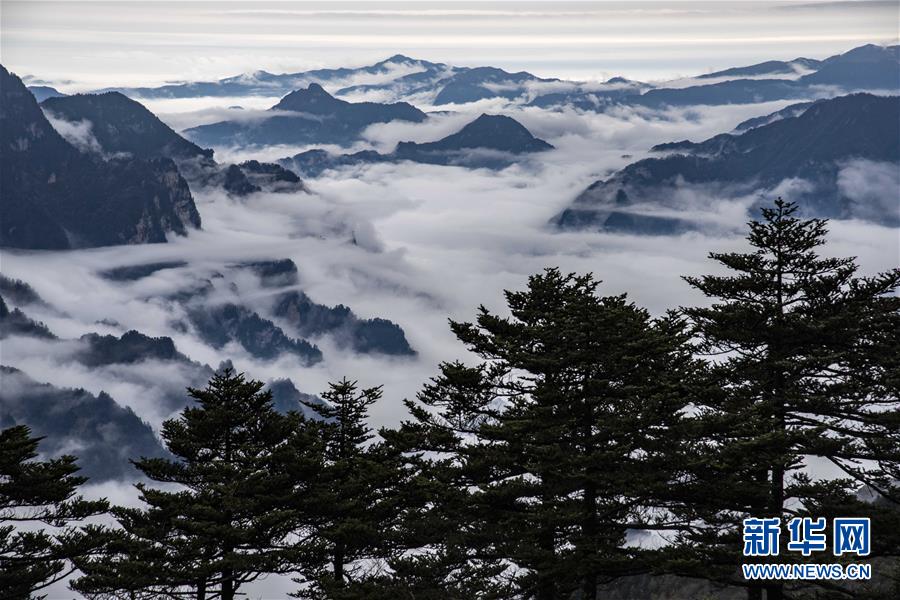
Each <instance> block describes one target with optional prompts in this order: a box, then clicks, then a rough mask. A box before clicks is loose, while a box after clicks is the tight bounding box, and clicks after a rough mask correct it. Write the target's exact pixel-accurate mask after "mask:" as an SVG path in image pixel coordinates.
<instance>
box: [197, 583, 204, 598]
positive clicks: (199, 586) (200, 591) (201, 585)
mask: <svg viewBox="0 0 900 600" xmlns="http://www.w3.org/2000/svg"><path fill="white" fill-rule="evenodd" d="M197 600H206V580H205V579H204V580H202V581H198V582H197Z"/></svg>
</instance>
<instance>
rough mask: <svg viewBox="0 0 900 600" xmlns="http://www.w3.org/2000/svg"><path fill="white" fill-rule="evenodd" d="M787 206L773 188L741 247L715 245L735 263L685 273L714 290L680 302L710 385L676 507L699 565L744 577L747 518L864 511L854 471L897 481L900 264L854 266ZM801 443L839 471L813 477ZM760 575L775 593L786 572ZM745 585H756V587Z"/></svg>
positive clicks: (879, 486)
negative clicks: (703, 299)
mask: <svg viewBox="0 0 900 600" xmlns="http://www.w3.org/2000/svg"><path fill="white" fill-rule="evenodd" d="M796 212H797V207H796V205H794V204H791V203H788V202H784V201H782V200H781V199H779V200H778V201H777V202H775V204H774V206H773V207H770V208H764V209H763V210H762V218H761V219H760V220H758V221H753V222H751V223H750V233H749V236H748V241H749V243H750V245H751V246H752V248H753V249H752V250H751V251H750V252H729V253H713V254H711V255H710V257H711V258H712V259H714V260H716V261H717V262H719V263H720V264H722V265H723V266H725V267H726V268H727V269H728V270H729V271H730V273H728V274H726V275H707V276H703V277H687V278H686V280H687V282H688V283H690V284H691V285H692V286H693V287H695V288H696V289H698V290H700V291H701V292H703V293H704V294H705V295H706V296H707V297H709V298H710V299H711V300H712V304H711V305H709V306H703V307H693V308H687V309H684V314H685V315H686V316H687V317H688V318H689V320H690V322H691V324H692V325H693V327H694V328H695V331H696V335H697V338H698V350H699V351H700V352H701V353H703V354H705V355H706V356H708V357H709V359H710V361H711V363H712V367H711V380H710V383H711V384H712V385H711V386H710V387H709V388H707V390H716V392H717V393H710V394H707V395H706V396H705V397H703V398H698V403H699V404H700V405H701V408H700V412H699V419H698V421H697V425H698V432H697V435H698V436H700V437H702V438H704V439H705V440H706V447H705V449H704V451H703V452H698V453H697V454H696V455H695V456H696V458H697V460H696V462H695V464H694V465H693V469H692V475H693V478H692V482H693V495H692V496H689V497H688V501H687V503H686V505H685V511H684V514H685V515H686V517H687V520H689V521H692V522H694V523H702V526H697V527H692V528H690V529H689V530H688V531H687V532H686V534H685V536H684V541H686V543H687V547H688V548H693V550H695V551H696V554H695V555H694V561H695V562H694V573H695V574H699V575H701V576H709V577H718V578H720V579H721V580H723V581H731V582H733V583H745V582H742V581H741V580H740V579H738V580H735V579H734V578H735V575H736V572H737V571H736V565H737V564H738V563H739V562H741V561H742V558H741V546H740V524H741V520H742V518H744V517H747V516H757V517H766V516H768V517H789V516H793V515H796V514H801V513H803V511H804V509H806V510H816V511H818V512H816V513H815V514H812V513H810V516H826V517H827V516H831V513H837V514H836V516H840V514H853V513H859V512H860V511H865V510H866V509H865V507H864V506H860V504H859V502H858V501H857V500H856V498H855V495H854V492H855V490H856V488H857V487H858V485H859V484H858V482H864V483H867V484H869V485H870V486H872V488H873V489H876V490H880V491H881V492H883V493H884V495H885V497H894V496H895V494H896V491H897V488H896V487H893V484H892V482H891V481H890V476H891V475H894V476H896V474H897V471H896V468H897V465H898V464H900V462H898V459H900V428H898V424H900V413H898V412H897V406H898V404H897V401H898V394H897V390H898V377H897V367H898V360H900V345H898V332H900V313H898V309H900V298H897V296H896V295H894V292H895V290H896V289H897V286H898V283H900V270H893V271H891V272H888V273H882V274H879V275H875V276H873V277H857V276H856V272H857V266H856V264H855V263H854V260H853V259H851V258H829V257H823V256H820V254H819V250H820V248H821V246H823V244H824V243H825V235H826V221H824V220H821V219H800V218H798V217H797V216H796ZM808 457H820V458H822V459H824V460H826V461H829V462H831V463H832V464H833V465H835V466H837V467H838V468H840V469H841V470H842V471H843V472H844V473H845V474H846V475H847V476H848V477H846V478H845V479H843V480H831V481H826V480H814V479H812V478H811V476H810V474H809V472H808V471H807V470H805V469H804V466H805V463H806V460H807V458H808ZM861 461H870V464H871V463H875V464H880V465H881V469H880V470H879V469H871V468H864V467H863V466H862V465H861ZM798 503H799V504H798ZM798 506H799V508H798ZM798 511H799V512H798ZM782 537H785V536H782ZM782 541H783V540H782ZM782 558H783V557H782ZM688 562H689V561H688ZM764 587H765V589H766V595H767V597H768V598H769V599H770V600H776V599H780V598H782V597H783V586H782V584H780V583H778V582H773V583H770V584H766V585H765V586H764ZM749 594H750V597H751V598H754V597H755V598H760V597H761V596H762V587H760V586H757V587H752V586H751V587H750V588H749Z"/></svg>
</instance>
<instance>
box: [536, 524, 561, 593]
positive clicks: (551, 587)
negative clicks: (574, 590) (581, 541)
mask: <svg viewBox="0 0 900 600" xmlns="http://www.w3.org/2000/svg"><path fill="white" fill-rule="evenodd" d="M539 539H540V547H541V550H543V551H544V552H546V553H547V558H546V560H545V561H544V564H547V565H552V564H553V562H554V559H553V557H554V555H555V554H556V546H555V537H554V535H553V529H552V526H551V525H550V524H545V525H544V531H542V532H541V534H540V538H539ZM547 571H548V569H546V568H544V569H537V590H536V591H537V593H536V595H535V600H557V598H556V581H555V580H554V577H553V575H552V574H550V573H548V572H547Z"/></svg>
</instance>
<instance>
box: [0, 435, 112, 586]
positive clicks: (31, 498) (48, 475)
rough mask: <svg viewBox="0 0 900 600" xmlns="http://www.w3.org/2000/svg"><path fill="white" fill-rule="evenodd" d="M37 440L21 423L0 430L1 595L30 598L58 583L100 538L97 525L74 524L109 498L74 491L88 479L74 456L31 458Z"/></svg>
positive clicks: (97, 510) (103, 509)
mask: <svg viewBox="0 0 900 600" xmlns="http://www.w3.org/2000/svg"><path fill="white" fill-rule="evenodd" d="M40 441H41V438H38V437H34V436H32V435H31V431H30V429H29V428H28V427H26V426H24V425H17V426H14V427H10V428H8V429H4V430H2V431H0V598H30V597H32V595H33V594H35V593H39V592H40V590H42V589H45V588H46V587H48V586H50V585H52V584H54V583H56V582H58V581H61V580H62V579H64V578H66V577H68V576H69V575H70V574H71V573H72V572H73V570H74V567H73V566H72V565H71V562H69V561H70V560H71V559H73V558H74V557H77V556H85V555H89V554H91V553H92V552H95V551H97V550H98V549H99V548H100V547H101V546H102V543H103V540H104V538H103V534H102V532H101V531H100V530H99V529H98V528H97V527H94V526H86V527H81V528H79V529H76V528H75V527H74V525H73V524H74V523H76V522H78V521H82V520H84V519H86V518H88V517H92V516H96V515H99V514H102V513H104V512H106V510H107V509H108V508H109V506H108V504H107V502H106V501H105V500H94V501H88V500H84V499H83V498H82V497H81V496H78V495H77V488H78V486H80V485H81V484H83V483H84V482H85V481H86V480H87V478H85V477H81V476H78V475H76V473H77V472H78V466H77V465H76V464H75V457H73V456H62V457H59V458H55V459H51V460H46V461H38V460H35V458H36V457H37V455H38V451H37V450H38V445H39V443H40ZM36 524H37V525H39V528H34V527H33V526H34V525H36ZM23 525H25V526H26V527H28V526H31V527H28V528H27V529H24V530H23V529H22V528H21V527H22V526H23ZM48 528H51V529H50V530H48Z"/></svg>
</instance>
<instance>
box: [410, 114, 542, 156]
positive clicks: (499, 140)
mask: <svg viewBox="0 0 900 600" xmlns="http://www.w3.org/2000/svg"><path fill="white" fill-rule="evenodd" d="M418 147H419V148H420V149H425V150H451V151H452V150H463V149H468V148H485V149H489V150H498V151H501V152H511V153H514V154H519V153H524V152H540V151H542V150H550V149H552V148H553V146H551V145H550V144H548V143H547V142H545V141H544V140H541V139H538V138H536V137H534V136H533V135H531V132H530V131H528V129H526V128H525V126H524V125H522V124H521V123H519V122H518V121H516V120H515V119H513V118H512V117H508V116H506V115H489V114H487V113H483V114H481V115H480V116H479V117H478V118H477V119H475V120H474V121H472V122H470V123H468V124H467V125H466V126H465V127H463V128H462V129H460V130H459V131H458V132H456V133H454V134H452V135H448V136H447V137H445V138H443V139H440V140H438V141H436V142H431V143H429V144H418Z"/></svg>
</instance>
